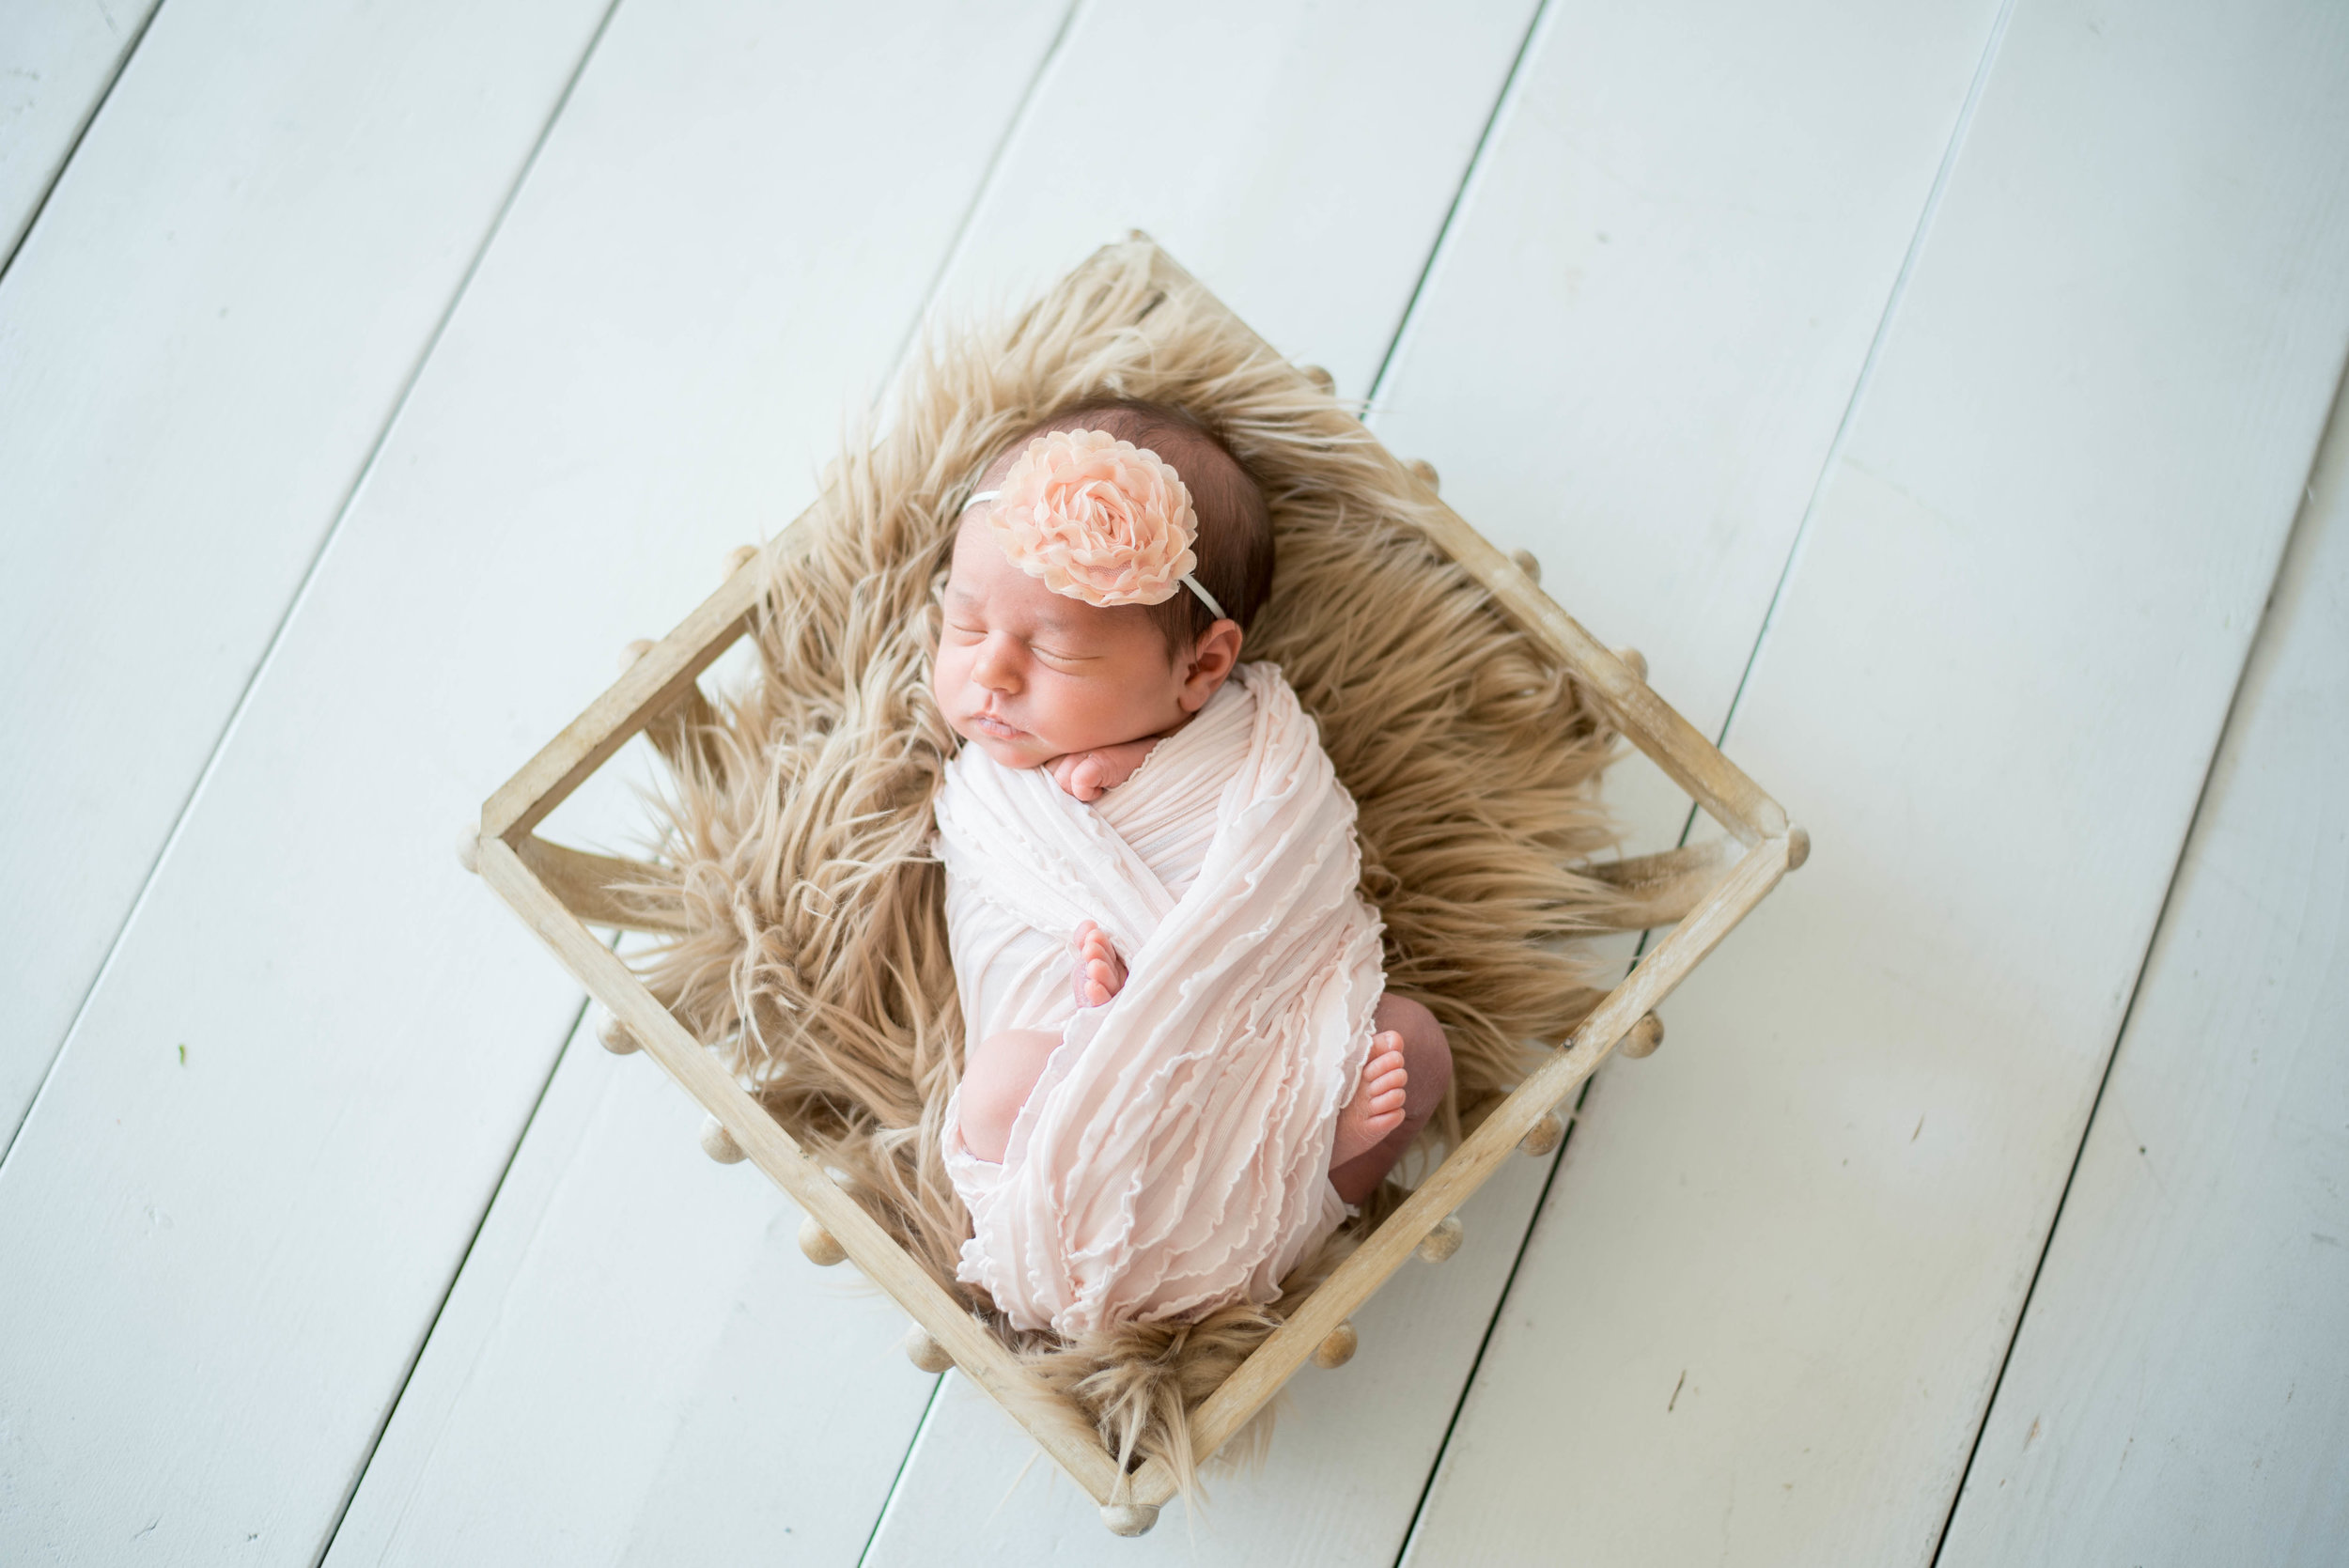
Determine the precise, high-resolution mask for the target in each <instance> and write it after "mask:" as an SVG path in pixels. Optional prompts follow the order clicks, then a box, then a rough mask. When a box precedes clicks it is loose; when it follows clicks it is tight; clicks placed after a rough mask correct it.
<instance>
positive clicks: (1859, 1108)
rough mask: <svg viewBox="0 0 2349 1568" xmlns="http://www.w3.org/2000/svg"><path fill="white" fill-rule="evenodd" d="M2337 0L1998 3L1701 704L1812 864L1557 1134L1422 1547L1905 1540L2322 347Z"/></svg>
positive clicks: (2072, 1097)
mask: <svg viewBox="0 0 2349 1568" xmlns="http://www.w3.org/2000/svg"><path fill="white" fill-rule="evenodd" d="M2344 29H2349V18H2344V17H2343V16H2342V15H2341V13H2340V12H2338V11H2337V10H2331V9H2327V8H2306V7H2295V6H2288V5H2270V6H2262V7H2257V8H2246V7H2218V6H2211V5H2201V6H2191V5H2174V4H2173V5H2168V6H2162V7H2158V8H2141V9H2140V10H2139V11H2137V12H2133V13H2131V14H2130V15H2129V16H2128V17H2127V18H2125V19H2123V18H2121V17H2119V16H2116V15H2113V14H2111V13H2106V12H2101V11H2091V10H2087V9H2084V8H2077V7H2072V6H2063V5H2051V6H2047V7H2044V8H2023V9H2020V10H2018V11H2017V12H2016V13H2015V17H2014V20H2013V23H2012V25H2011V28H2010V31H2009V32H2008V34H2007V36H2006V38H2005V39H2004V42H2003V45H2002V47H2001V51H2000V53H1999V56H1998V59H1997V61H1996V64H1995V67H1994V70H1993V71H1992V73H1991V75H1990V76H1989V78H1988V80H1987V84H1986V86H1985V88H1984V92H1983V98H1982V100H1981V103H1980V109H1979V113H1978V116H1977V117H1976V119H1975V120H1974V122H1973V125H1972V127H1971V130H1970V132H1969V134H1968V139H1967V141H1966V143H1965V145H1964V147H1963V149H1962V153H1961V156H1960V158H1959V160H1958V162H1957V163H1956V165H1955V167H1954V170H1953V173H1952V178H1951V180H1950V183H1949V185H1948V187H1947V191H1946V194H1945V198H1944V200H1943V202H1942V204H1941V206H1940V208H1939V210H1938V211H1937V214H1936V215H1935V217H1934V220H1933V225H1932V227H1931V229H1930V231H1929V234H1928V237H1927V241H1926V243H1925V245H1924V247H1923V249H1922V251H1921V256H1920V258H1919V261H1918V263H1917V267H1916V270H1915V272H1914V273H1913V275H1912V279H1911V283H1910V286H1909V287H1908V289H1907V292H1906V297H1905V299H1904V301H1903V303H1902V304H1901V307H1900V312H1899V315H1898V317H1897V318H1896V320H1895V321H1894V323H1893V326H1892V330H1891V332H1890V336H1889V338H1888V340H1887V344H1886V347H1885V349H1884V351H1883V354H1882V357H1881V359H1880V360H1879V362H1878V364H1877V365H1876V367H1875V374H1874V379H1873V381H1872V383H1871V385H1870V387H1869V389H1868V391H1867V393H1866V396H1865V400H1864V402H1863V403H1862V405H1861V407H1860V408H1859V411H1858V415H1857V418H1856V421H1855V424H1854V426H1853V428H1852V431H1851V434H1850V436H1849V440H1848V443H1847V444H1846V445H1845V446H1844V447H1843V450H1842V452H1841V455H1840V459H1839V461H1838V464H1837V466H1836V468H1835V471H1834V473H1833V474H1831V475H1830V478H1829V481H1828V487H1827V490H1826V493H1825V496H1824V500H1823V503H1822V505H1821V507H1820V510H1819V511H1818V513H1817V515H1816V517H1815V520H1813V522H1812V525H1811V527H1810V529H1809V530H1808V532H1807V534H1806V536H1805V537H1804V539H1803V542H1802V546H1801V551H1800V554H1799V555H1798V556H1797V560H1796V563H1795V567H1794V571H1793V574H1792V576H1791V579H1790V581H1789V582H1788V584H1787V587H1786V591H1785V594H1784V597H1783V598H1782V600H1781V602H1780V604H1779V605H1778V607H1777V611H1776V613H1775V615H1774V617H1773V619H1772V621H1771V629H1770V632H1769V636H1768V639H1767V641H1766V644H1764V646H1763V648H1762V652H1761V658H1760V660H1759V663H1758V664H1757V666H1756V668H1755V670H1754V672H1753V675H1752V678H1751V681H1750V685H1749V686H1748V688H1747V691H1746V693H1745V698H1744V701H1743V703H1742V705H1741V706H1740V708H1739V711H1738V713H1737V715H1736V719H1735V727H1734V729H1733V730H1732V733H1731V743H1732V750H1733V752H1734V753H1735V754H1737V755H1738V756H1739V757H1740V758H1741V759H1742V760H1744V761H1745V762H1746V763H1747V764H1748V766H1749V767H1750V768H1752V770H1753V771H1754V772H1755V774H1756V775H1757V776H1758V777H1763V778H1766V779H1768V780H1769V781H1770V782H1771V784H1772V785H1773V786H1774V788H1776V789H1777V790H1778V791H1779V792H1780V793H1781V795H1782V797H1783V798H1784V799H1785V800H1788V802H1789V803H1790V805H1792V806H1793V807H1794V808H1795V809H1796V810H1797V811H1798V813H1799V814H1800V815H1802V816H1804V817H1805V819H1806V820H1809V821H1811V822H1812V824H1813V825H1814V826H1815V827H1816V828H1817V829H1818V831H1819V836H1820V846H1821V847H1820V850H1819V853H1818V854H1817V856H1816V857H1814V859H1813V862H1812V865H1811V866H1810V867H1809V868H1808V869H1806V870H1805V871H1804V872H1803V873H1802V875H1801V876H1800V877H1797V878H1796V879H1795V880H1794V881H1793V882H1792V883H1791V884H1790V885H1789V886H1788V888H1787V889H1786V890H1785V891H1784V892H1783V893H1781V894H1780V895H1779V896H1778V897H1776V898H1774V899H1773V900H1772V901H1771V904H1770V906H1769V908H1766V909H1765V910H1763V911H1761V912H1760V913H1759V914H1758V915H1757V917H1756V918H1755V920H1754V921H1753V922H1752V923H1750V926H1749V928H1748V929H1747V930H1745V931H1743V932H1741V933H1740V934H1739V939H1738V940H1737V941H1736V942H1735V943H1732V944H1730V945H1729V946H1727V947H1725V948H1724V949H1723V950H1722V952H1721V953H1720V954H1719V955H1717V956H1716V957H1715V958H1714V959H1713V961H1712V962H1711V963H1710V964H1708V965H1707V966H1706V968H1705V969H1704V970H1703V971H1702V972H1701V973H1700V974H1699V975H1697V976H1696V978H1695V979H1694V981H1693V982H1692V983H1691V984H1690V985H1689V986H1687V987H1685V988H1684V990H1683V991H1682V993H1681V997H1680V1000H1679V1001H1678V1003H1677V1004H1676V1006H1675V1009H1674V1011H1673V1014H1672V1029H1673V1034H1674V1038H1675V1041H1676V1042H1677V1043H1676V1045H1675V1048H1673V1049H1672V1050H1669V1051H1666V1052H1664V1053H1663V1054H1661V1055H1659V1056H1658V1057H1657V1059H1656V1060H1655V1061H1653V1062H1651V1063H1646V1064H1645V1065H1644V1066H1643V1067H1642V1068H1641V1070H1640V1071H1639V1072H1637V1073H1629V1072H1626V1073H1624V1074H1621V1075H1618V1076H1616V1077H1614V1078H1611V1079H1610V1080H1609V1081H1608V1082H1607V1084H1606V1085H1605V1086H1604V1092H1603V1094H1602V1095H1601V1096H1600V1097H1599V1099H1598V1100H1597V1102H1596V1103H1597V1105H1598V1107H1599V1110H1598V1112H1597V1113H1595V1114H1592V1115H1589V1116H1587V1117H1586V1118H1585V1122H1584V1125H1583V1126H1582V1128H1581V1130H1580V1131H1579V1132H1578V1134H1577V1136H1576V1138H1575V1140H1574V1141H1573V1142H1572V1143H1571V1144H1570V1145H1569V1146H1568V1152H1567V1157H1566V1166H1565V1169H1564V1171H1563V1174H1562V1176H1561V1179H1560V1181H1559V1183H1558V1185H1557V1187H1556V1188H1554V1189H1553V1192H1552V1195H1551V1198H1550V1201H1549V1203H1548V1206H1547V1208H1546V1211H1545V1213H1544V1215H1543V1217H1542V1219H1541V1221H1540V1222H1539V1223H1538V1224H1537V1226H1536V1227H1535V1230H1534V1232H1533V1235H1532V1241H1531V1243H1530V1245H1529V1248H1528V1251H1527V1255H1526V1259H1525V1262H1524V1265H1523V1266H1522V1268H1521V1270H1520V1272H1519V1275H1518V1279H1517V1285H1516V1287H1515V1288H1514V1289H1513V1291H1512V1293H1511V1296H1510V1299H1509V1302H1508V1305H1507V1307H1506V1310H1505V1311H1504V1312H1502V1313H1501V1317H1500V1318H1499V1320H1498V1324H1497V1327H1496V1328H1495V1332H1494V1336H1493V1342H1492V1344H1491V1346H1490V1348H1489V1349H1488V1351H1487V1353H1486V1359H1485V1362H1484V1364H1483V1367H1482V1368H1481V1370H1480V1374H1479V1376H1478V1380H1477V1383H1476V1386H1475V1388H1474V1389H1473V1390H1472V1392H1471V1394H1470V1399H1469V1401H1468V1403H1467V1405H1466V1406H1465V1408H1464V1410H1463V1413H1462V1417H1461V1421H1460V1424H1459V1427H1458V1429H1457V1431H1456V1432H1455V1436H1454V1439H1453V1442H1452V1444H1451V1446H1450V1447H1449V1449H1448V1450H1447V1451H1446V1453H1445V1456H1444V1460H1443V1463H1442V1466H1441V1467H1440V1468H1439V1473H1438V1476H1437V1479H1436V1482H1435V1483H1434V1486H1433V1488H1432V1491H1431V1494H1430V1496H1429V1499H1428V1503H1427V1507H1426V1510H1425V1512H1424V1514H1423V1517H1422V1519H1421V1521H1420V1526H1419V1529H1418V1530H1417V1532H1416V1535H1415V1538H1414V1543H1413V1547H1412V1553H1411V1556H1412V1560H1416V1561H1419V1562H1425V1563H1443V1562H1458V1561H1516V1560H1531V1559H1532V1558H1534V1557H1535V1556H1537V1555H1538V1554H1539V1553H1540V1552H1542V1551H1544V1550H1547V1549H1548V1547H1549V1545H1551V1543H1552V1535H1551V1530H1552V1528H1553V1526H1552V1521H1553V1520H1555V1519H1567V1520H1572V1521H1573V1528H1574V1529H1575V1530H1576V1531H1577V1532H1579V1534H1581V1535H1582V1536H1584V1537H1585V1538H1587V1539H1590V1540H1593V1541H1596V1542H1603V1543H1605V1544H1606V1545H1605V1550H1606V1553H1607V1555H1608V1556H1609V1557H1610V1560H1615V1561H1621V1562H1626V1563H1639V1562H1655V1563H1680V1562H1686V1561H1689V1560H1727V1561H1739V1562H1760V1561H1784V1560H1804V1561H1830V1562H1839V1561H1866V1562H1881V1563H1902V1562H1910V1563H1922V1562H1924V1561H1925V1560H1927V1559H1929V1557H1930V1556H1931V1554H1932V1553H1933V1550H1934V1547H1935V1544H1936V1540H1937V1535H1938V1533H1939V1531H1940V1529H1941V1526H1942V1523H1943V1520H1944V1519H1945V1517H1946V1515H1947V1510H1948V1508H1949V1506H1950V1503H1951V1500H1952V1498H1953V1496H1954V1493H1955V1488H1956V1483H1957V1478H1958V1475H1959V1472H1960V1468H1961V1467H1962V1466H1963V1465H1964V1463H1965V1460H1966V1455H1967V1453H1968V1450H1969V1449H1970V1447H1971V1445H1972V1442H1973V1437H1974V1434H1975V1431H1976V1429H1977V1426H1978V1424H1979V1422H1980V1421H1981V1417H1982V1412H1983V1408H1984V1406H1985V1405H1986V1402H1987V1400H1988V1396H1989V1392H1990V1387H1991V1381H1992V1378H1993V1377H1994V1375H1995V1374H1996V1372H1997V1370H1998V1367H1999V1360H2000V1358H2001V1356H2002V1354H2003V1352H2004V1350H2005V1347H2006V1343H2007V1340H2008V1336H2009V1334H2010V1333H2011V1331H2012V1326H2013V1324H2014V1322H2015V1315H2016V1313H2017V1312H2019V1310H2020V1308H2021V1303H2022V1295H2023V1290H2024V1287H2025V1285H2026V1284H2027V1283H2028V1281H2029V1279H2030V1271H2031V1268H2032V1266H2033V1265H2034V1263H2035V1261H2036V1260H2037V1258H2038V1256H2039V1251H2040V1248H2041V1245H2042V1242H2043V1240H2044V1238H2045V1236H2046V1228H2047V1226H2048V1224H2049V1222H2050V1220H2051V1219H2052V1216H2053V1211H2054V1208H2055V1204H2056V1202H2057V1197H2058V1194H2059V1192H2060V1191H2061V1186H2062V1182H2063V1179H2064V1175H2065V1173H2066V1172H2067V1171H2068V1170H2069V1169H2070V1167H2071V1164H2072V1160H2073V1157H2074V1154H2075V1152H2076V1151H2077V1147H2078V1141H2079V1138H2080V1135H2081V1131H2082V1128H2083V1126H2084V1125H2085V1121H2086V1117H2087V1113H2088V1109H2089V1104H2090V1101H2091V1098H2092V1094H2093V1093H2094V1090H2095V1086H2096V1084H2097V1081H2098V1079H2099V1077H2100V1075H2101V1071H2102V1068H2103V1065H2104V1063H2105V1061H2106V1058H2107V1055H2108V1051H2109V1049H2110V1048H2111V1044H2112V1041H2113V1039H2114V1036H2115V1033H2116V1032H2117V1030H2118V1027H2119V1023H2120V1018H2121V1013H2122V1009H2123V1004H2124V1002H2125V1000H2126V998H2127V996H2128V994H2129V990H2130V986H2131V983H2132V981H2133V979H2134V978H2135V976H2136V974H2137V971H2138V968H2139V964H2140V962H2141V961H2142V959H2143V955H2144V953H2145V945H2146V942H2147V940H2148V939H2150V937H2151V935H2152V930H2153V926H2154V923H2155V916H2156V911H2157V910H2158V909H2159V908H2160V904H2161V900H2162V896H2163V893H2164V890H2165V888H2166V887H2167V886H2168V884H2169V880H2170V871H2171V868H2172V866H2173V864H2174V863H2175V858H2176V855H2177V852H2178V847H2179V846H2180V844H2181V843H2182V841H2183V839H2184V837H2185V833H2186V824H2187V820H2188V817H2189V815H2190V813H2191V811H2192V809H2193V804H2194V800H2195V798H2196V794H2197V791H2198V789H2199V786H2200V784H2201V780H2202V777H2203V773H2204V770H2205V768H2206V765H2207V762H2208V759H2209V757H2210V755H2211V752H2212V749H2213V747H2214V745H2215V744H2216V741H2217V734H2218V730H2219V727H2220V723H2221V721H2222V719H2223V716H2224V714H2225V711H2226V707H2227V703H2228V698H2229V694H2230V692H2231V691H2232V688H2233V685H2234V675H2235V673H2236V671H2237V670H2238V669H2239V668H2240V663H2241V659H2242V656H2243V654H2244V651H2245V649H2246V647H2247V645H2248V641H2249V637H2250V634H2251V629H2252V628H2253V626H2254V624H2255V622H2256V620H2257V616H2258V612H2259V607H2260V604H2261V601H2262V599H2263V596H2264V594H2265V592H2266V590H2267V587H2268V584H2269V582H2270V581H2271V578H2272V575H2273V571H2274V564H2275V561H2276V559H2277V555H2278V553H2279V550H2280V547H2281V543H2282V540H2283V536H2284V534H2285V531H2286V528H2287V525H2288V524H2289V521H2290V520H2291V518H2292V515H2293V512H2294V509H2295V502H2296V501H2297V499H2298V494H2299V490H2300V487H2301V484H2302V481H2303V478H2304V476H2305V474H2306V473H2307V471H2308V464H2309V461H2310V455H2311V453H2312V452H2313V450H2314V448H2315V445H2316V440H2317V435H2318V431H2319V428H2320V427H2321V426H2322V424H2323V421H2324V418H2325V413H2326V407H2327V405H2328V403H2329V400H2330V397H2331V395H2332V391H2333V385H2334V381H2335V379H2336V377H2337V375H2338V374H2339V372H2340V369H2341V357H2342V353H2343V349H2344V345H2349V266H2344V265H2343V260H2344V256H2349V227H2345V225H2349V189H2344V185H2345V184H2349V170H2344V168H2343V167H2342V165H2341V161H2340V159H2339V156H2338V149H2339V148H2340V147H2341V146H2342V145H2343V144H2344V142H2349V90H2344V89H2345V88H2349V81H2344V66H2349V50H2344V48H2343V44H2344V41H2349V40H2345V39H2344V37H2343V33H2344ZM1446 466H1447V472H1450V471H1451V467H1452V465H1446ZM1455 483H1456V482H1455ZM1651 653H1652V654H1654V656H1655V657H1656V659H1657V667H1658V669H1659V671H1660V670H1663V669H1666V668H1669V665H1668V663H1667V650H1665V649H1662V648H1652V649H1651ZM1537 1489H1538V1492H1539V1495H1541V1496H1543V1497H1544V1498H1546V1499H1547V1500H1548V1507H1547V1508H1546V1509H1545V1510H1543V1511H1540V1512H1538V1513H1537V1512H1534V1511H1529V1510H1526V1509H1524V1508H1522V1507H1521V1506H1518V1502H1519V1500H1520V1499H1522V1498H1526V1497H1528V1496H1532V1495H1535V1493H1536V1490H1537Z"/></svg>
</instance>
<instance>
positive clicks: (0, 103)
mask: <svg viewBox="0 0 2349 1568" xmlns="http://www.w3.org/2000/svg"><path fill="white" fill-rule="evenodd" d="M155 4H156V0H130V3H128V4H119V3H117V4H114V5H108V4H105V3H104V0H44V3H42V4H39V5H33V4H23V5H13V6H9V7H8V8H6V9H5V10H0V270H5V269H6V268H7V266H8V258H9V257H10V256H13V255H15V254H16V247H17V243H18V241H22V240H23V238H24V231H25V229H26V228H27V227H28V226H29V225H31V224H32V221H33V215H34V213H35V212H37V211H38V210H39V208H40V204H41V198H42V197H43V196H44V195H46V194H48V192H49V190H50V188H51V186H52V184H53V182H54V180H55V179H56V178H57V174H58V172H59V171H60V170H62V169H63V168H64V167H65V163H66V160H67V158H68V157H70V155H71V153H72V150H73V144H74V142H75V141H77V140H78V139H79V138H80V137H81V134H82V131H83V128H84V127H85V126H86V125H88V124H89V122H90V116H93V115H95V114H96V113H97V112H98V106H99V104H100V102H101V101H102V100H103V99H104V97H105V93H106V87H107V85H108V84H109V83H111V82H113V81H114V79H115V73H116V72H117V70H120V69H121V68H122V62H123V60H124V59H125V58H126V57H127V56H128V55H129V54H130V52H131V50H132V47H133V46H134V45H135V44H136V42H137V39H138V37H139V34H140V33H141V32H142V31H143V30H144V29H145V28H146V26H147V19H148V17H149V16H151V15H153V14H154V10H155Z"/></svg>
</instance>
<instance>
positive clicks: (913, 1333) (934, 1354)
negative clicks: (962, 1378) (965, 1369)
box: [905, 1323, 955, 1372]
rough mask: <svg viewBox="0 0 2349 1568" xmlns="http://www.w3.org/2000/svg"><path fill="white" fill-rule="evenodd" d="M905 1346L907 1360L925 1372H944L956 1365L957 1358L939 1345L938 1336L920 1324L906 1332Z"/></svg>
mask: <svg viewBox="0 0 2349 1568" xmlns="http://www.w3.org/2000/svg"><path fill="white" fill-rule="evenodd" d="M905 1346H906V1359H907V1360H909V1361H911V1362H912V1363H913V1364H914V1365H915V1366H917V1367H920V1368H921V1369H922V1370H923V1371H924V1372H944V1371H945V1370H946V1369H947V1368H948V1367H951V1366H953V1365H954V1364H955V1358H953V1357H952V1356H949V1355H947V1354H946V1347H945V1346H944V1345H942V1344H941V1343H938V1339H937V1336H935V1335H933V1334H932V1333H931V1332H930V1331H929V1330H928V1329H926V1328H925V1327H922V1326H921V1325H920V1324H918V1323H917V1324H915V1325H914V1326H913V1327H910V1328H909V1329H907V1330H906V1338H905Z"/></svg>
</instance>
